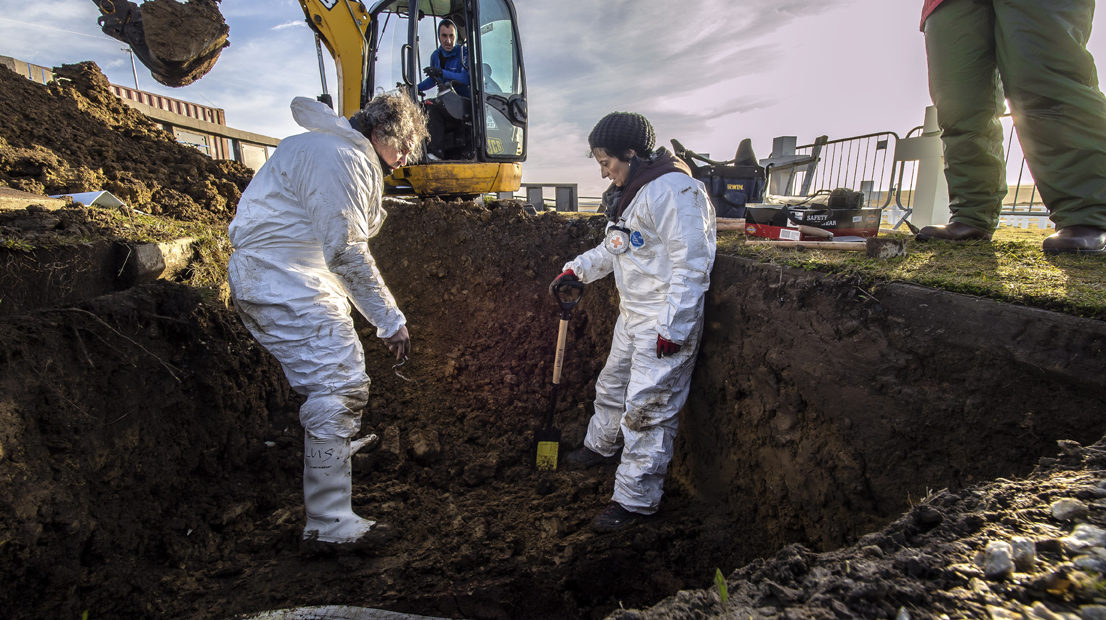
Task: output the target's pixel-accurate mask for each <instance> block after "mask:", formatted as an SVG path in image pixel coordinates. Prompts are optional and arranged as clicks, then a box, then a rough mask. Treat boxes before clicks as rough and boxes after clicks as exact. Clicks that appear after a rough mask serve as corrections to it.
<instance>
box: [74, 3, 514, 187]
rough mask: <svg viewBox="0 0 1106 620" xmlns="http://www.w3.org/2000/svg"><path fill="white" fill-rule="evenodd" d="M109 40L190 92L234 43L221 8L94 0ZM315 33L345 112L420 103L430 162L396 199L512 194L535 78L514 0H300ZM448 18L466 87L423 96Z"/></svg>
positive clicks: (443, 87)
mask: <svg viewBox="0 0 1106 620" xmlns="http://www.w3.org/2000/svg"><path fill="white" fill-rule="evenodd" d="M93 1H94V2H95V3H96V5H97V6H98V7H99V8H100V12H101V15H102V17H101V18H100V25H101V27H102V28H103V30H104V32H106V33H107V34H109V35H111V36H113V37H115V38H116V39H119V40H120V41H123V42H125V43H127V44H128V45H130V46H131V48H132V49H133V50H134V52H135V55H136V56H137V57H138V58H139V59H140V60H141V61H142V62H143V64H145V65H146V66H147V67H149V68H150V70H151V73H153V75H154V77H155V79H157V80H158V81H159V82H161V83H163V84H167V85H169V86H183V85H185V84H188V83H191V82H192V81H194V80H196V79H198V78H199V77H201V76H203V75H204V74H205V73H206V72H207V71H209V70H210V69H211V67H212V66H214V64H215V61H216V60H217V59H218V57H219V53H220V51H221V50H222V48H223V47H225V46H226V45H228V42H227V33H228V29H227V27H226V23H225V22H224V21H223V19H222V15H221V14H220V13H219V11H218V7H217V4H216V2H217V0H190V1H189V2H187V3H181V2H176V1H175V0H150V1H148V2H145V3H144V4H142V5H141V6H138V5H136V4H135V3H133V2H128V1H126V0H93ZM300 6H301V7H302V9H303V12H304V16H305V17H306V19H307V23H308V25H309V26H310V27H311V29H312V31H313V32H314V33H315V43H316V51H317V53H318V56H319V71H320V77H321V81H322V91H323V92H322V95H320V97H319V98H320V100H323V101H326V102H328V103H331V105H333V104H334V103H333V97H332V96H331V95H330V93H329V92H328V90H327V84H326V77H325V76H326V73H325V71H324V64H323V51H322V50H323V47H325V48H326V50H327V51H328V52H329V54H330V56H331V57H332V58H333V60H334V65H335V68H336V71H337V76H338V88H337V111H338V113H339V114H341V115H342V116H346V117H348V116H350V115H352V114H353V113H354V112H356V111H357V110H358V109H360V107H361V106H362V105H364V103H365V102H367V101H368V100H369V99H370V98H372V96H373V95H375V94H377V93H379V92H384V91H386V90H392V89H400V90H404V91H406V92H408V93H409V94H410V96H411V97H412V98H413V99H415V100H416V101H421V102H422V104H423V105H424V106H425V109H426V111H427V115H428V117H429V118H430V120H431V122H430V130H431V137H430V142H429V144H428V145H427V149H426V155H424V157H423V160H422V161H420V162H418V163H415V164H412V165H408V166H404V167H401V168H397V169H395V170H394V171H393V172H392V174H391V176H390V177H388V178H387V179H385V184H386V186H387V190H388V191H389V193H397V194H403V193H413V194H417V195H420V196H431V195H434V196H475V195H478V194H483V193H491V192H514V191H516V190H517V189H518V188H519V187H520V184H521V181H522V168H521V162H523V161H525V160H526V140H527V109H526V80H525V71H524V67H523V63H522V50H521V46H520V45H519V33H518V20H517V17H516V14H515V7H514V4H513V2H512V1H511V0H415V1H412V0H378V1H377V2H376V3H374V4H373V5H372V6H371V7H369V6H366V4H365V3H364V2H359V1H356V0H300ZM444 19H449V20H450V21H452V22H453V23H454V24H455V25H456V28H457V45H459V46H463V52H464V57H465V58H466V59H467V73H468V78H469V79H468V84H467V85H461V84H458V83H456V82H450V81H445V80H441V79H437V80H436V83H435V84H434V85H433V86H432V87H430V88H427V85H426V83H425V82H424V84H423V87H424V89H425V90H427V91H429V90H431V88H433V90H434V94H433V96H430V97H427V96H425V95H424V94H423V93H422V92H420V90H419V77H420V75H421V73H422V67H424V66H428V65H429V64H430V63H429V57H430V53H431V52H432V51H433V50H434V49H436V48H437V46H438V37H437V33H438V25H439V23H440V22H441V21H442V20H444Z"/></svg>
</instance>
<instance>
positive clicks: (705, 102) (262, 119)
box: [0, 0, 1106, 196]
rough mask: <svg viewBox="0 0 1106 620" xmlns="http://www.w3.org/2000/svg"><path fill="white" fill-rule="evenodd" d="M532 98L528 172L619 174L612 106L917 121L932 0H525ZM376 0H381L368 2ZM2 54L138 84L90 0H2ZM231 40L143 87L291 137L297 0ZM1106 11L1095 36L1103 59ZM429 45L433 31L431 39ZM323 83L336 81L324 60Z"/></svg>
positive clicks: (271, 9) (303, 38)
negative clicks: (598, 139)
mask: <svg viewBox="0 0 1106 620" xmlns="http://www.w3.org/2000/svg"><path fill="white" fill-rule="evenodd" d="M514 2H515V8H516V10H517V13H518V19H519V27H520V31H521V37H522V54H523V59H524V63H525V67H526V80H527V95H528V106H529V131H530V135H529V143H528V146H527V161H526V162H525V163H524V164H523V181H524V182H527V183H578V184H579V192H580V195H581V196H597V195H599V194H600V193H601V192H602V190H603V189H604V188H605V187H606V185H607V183H606V181H604V180H603V179H602V178H601V177H600V175H599V168H598V166H597V165H596V164H595V161H594V160H593V159H590V158H589V157H588V149H587V134H588V132H589V131H590V129H591V127H592V126H594V124H595V123H596V121H598V120H599V119H600V118H602V117H603V116H604V115H605V114H607V113H608V112H611V111H615V110H618V111H633V112H639V113H641V114H644V115H645V116H646V117H648V118H649V119H650V121H651V122H652V123H653V125H654V127H655V130H656V133H657V143H658V145H662V146H669V145H670V140H671V139H673V138H675V139H677V140H679V141H680V142H681V143H682V144H683V145H684V146H686V147H687V148H689V149H691V150H693V151H696V152H698V153H704V154H710V156H711V157H712V158H713V159H718V160H724V159H730V158H732V157H733V153H734V151H735V150H736V149H737V145H738V143H739V142H740V141H741V139H743V138H750V139H751V140H752V143H753V148H754V150H755V152H756V154H757V156H758V157H760V158H764V157H767V156H768V155H769V154H770V152H771V148H772V138H773V137H775V136H783V135H791V136H796V137H797V138H798V142H799V144H808V143H810V142H812V141H813V140H814V138H815V137H817V136H820V135H827V136H829V137H830V139H837V138H846V137H850V136H856V135H861V134H867V133H874V132H878V131H894V132H896V133H897V134H898V135H899V136H905V135H906V133H907V132H908V131H910V130H911V129H912V128H914V127H916V126H918V125H921V124H922V120H923V118H924V112H925V107H926V106H927V105H929V103H930V100H929V94H928V88H927V80H926V65H925V50H924V41H923V37H922V34H921V33H920V32H919V30H918V22H919V17H920V12H921V4H922V2H921V0H773V1H772V2H763V1H761V0H756V1H752V0H700V1H698V2H694V3H691V4H687V5H684V4H683V3H682V2H668V1H663V0H605V1H604V2H594V1H593V0H557V1H556V2H539V1H538V0H514ZM366 4H370V5H371V4H372V3H371V2H367V3H366ZM0 9H2V10H0V33H2V34H3V36H2V37H0V55H6V56H13V57H15V58H18V59H20V60H25V61H27V62H31V63H34V64H39V65H44V66H56V65H59V64H62V63H72V62H78V61H83V60H93V61H95V62H96V63H97V64H98V65H99V66H100V68H101V70H103V72H104V73H105V74H106V75H107V77H108V79H109V80H110V81H112V82H113V83H116V84H120V85H124V86H133V85H134V77H133V74H132V71H131V63H130V56H129V54H127V53H126V52H125V51H123V49H122V48H123V44H122V43H119V42H118V41H115V40H114V39H111V38H110V37H108V36H106V35H104V34H103V33H102V32H100V29H99V26H97V24H96V18H97V17H98V16H99V12H98V10H97V9H96V6H95V5H94V4H93V3H92V2H89V1H88V0H36V1H34V2H27V1H26V0H0ZM221 9H222V11H223V14H224V16H225V17H226V20H227V24H228V25H229V26H230V41H231V45H230V47H228V48H226V49H225V50H224V51H223V53H222V56H221V57H220V59H219V62H218V64H217V65H216V66H215V68H214V69H213V70H212V71H211V72H210V73H208V74H207V75H206V76H205V77H203V78H202V79H200V80H199V81H197V82H195V83H193V84H191V85H189V86H185V87H183V88H169V87H166V86H162V85H160V84H158V83H156V82H155V81H154V80H153V78H151V77H150V74H149V72H148V71H146V70H145V69H144V68H143V67H142V65H141V64H138V85H139V87H140V88H142V89H144V90H149V91H152V92H155V93H159V94H163V95H168V96H172V97H176V98H179V99H184V100H189V101H195V102H197V103H201V104H204V105H209V106H213V107H218V108H223V109H224V110H226V120H227V124H228V125H230V126H231V127H234V128H237V129H242V130H246V131H252V132H255V133H260V134H264V135H269V136H274V137H277V138H282V137H285V136H288V135H292V134H294V133H299V131H300V129H299V128H298V127H297V126H296V125H295V123H294V122H293V121H292V118H291V113H290V112H289V109H288V103H289V102H290V101H291V99H292V98H293V97H295V96H300V95H302V96H312V97H313V96H315V95H317V94H319V93H320V92H321V85H320V78H319V68H318V57H317V56H316V52H315V43H314V38H313V36H312V34H311V32H310V30H309V29H308V28H307V26H306V24H305V23H304V21H303V20H304V17H303V11H302V9H301V8H300V6H299V3H298V2H296V1H292V0H224V1H223V2H222V4H221ZM1104 29H1106V17H1103V16H1101V14H1098V15H1096V16H1095V19H1094V24H1093V25H1092V36H1091V42H1090V45H1089V49H1090V50H1091V52H1092V54H1094V56H1095V57H1096V59H1098V61H1099V62H1098V65H1099V72H1100V75H1101V74H1102V67H1103V66H1104V63H1106V32H1104ZM423 45H424V46H425V45H429V43H428V42H423ZM327 67H328V70H327V72H328V74H329V75H328V77H327V85H328V88H329V89H330V91H331V92H332V93H333V92H335V91H336V90H337V84H336V81H335V77H334V74H333V66H332V63H331V62H330V61H329V58H328V60H327Z"/></svg>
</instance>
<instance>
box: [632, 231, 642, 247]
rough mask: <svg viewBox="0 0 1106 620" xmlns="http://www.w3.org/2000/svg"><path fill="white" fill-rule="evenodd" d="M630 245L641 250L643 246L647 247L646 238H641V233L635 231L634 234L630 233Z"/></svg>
mask: <svg viewBox="0 0 1106 620" xmlns="http://www.w3.org/2000/svg"><path fill="white" fill-rule="evenodd" d="M630 245H632V246H634V247H635V248H640V247H641V246H643V245H645V237H642V236H641V232H639V231H636V230H635V231H634V232H632V233H630Z"/></svg>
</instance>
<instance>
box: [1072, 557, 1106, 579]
mask: <svg viewBox="0 0 1106 620" xmlns="http://www.w3.org/2000/svg"><path fill="white" fill-rule="evenodd" d="M1071 563H1072V564H1074V565H1075V567H1076V568H1078V569H1079V570H1085V571H1092V572H1096V573H1101V574H1103V575H1106V558H1104V557H1102V556H1099V555H1081V556H1079V557H1077V558H1075V559H1074V560H1072V561H1071Z"/></svg>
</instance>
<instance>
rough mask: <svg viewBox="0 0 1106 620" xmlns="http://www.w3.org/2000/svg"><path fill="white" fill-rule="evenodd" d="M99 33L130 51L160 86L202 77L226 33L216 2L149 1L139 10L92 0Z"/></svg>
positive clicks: (122, 0) (114, 0)
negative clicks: (119, 42)
mask: <svg viewBox="0 0 1106 620" xmlns="http://www.w3.org/2000/svg"><path fill="white" fill-rule="evenodd" d="M92 1H93V3H95V4H96V8H98V9H100V19H99V23H100V28H101V29H102V30H103V31H104V33H105V34H107V35H108V36H110V37H112V38H114V39H117V40H119V41H122V42H123V43H126V44H127V45H129V46H130V47H131V50H132V51H134V55H135V56H137V57H138V59H139V60H140V61H142V64H144V65H146V67H147V68H149V69H150V73H151V74H152V75H153V76H154V79H155V80H157V81H158V82H161V83H162V84H165V85H166V86H174V87H175V86H185V85H188V84H191V83H192V82H195V81H196V80H198V79H199V78H201V77H203V76H204V75H205V74H206V73H207V72H208V71H210V70H211V68H212V67H214V66H215V62H216V61H217V60H218V59H219V53H220V52H222V50H223V48H224V47H226V46H227V45H229V44H230V43H229V42H228V41H227V34H228V33H229V28H228V27H227V23H226V21H225V20H224V19H223V15H222V13H220V12H219V7H218V5H217V4H216V2H217V0H191V1H190V2H186V3H180V2H175V1H174V0H152V1H151V2H146V3H145V4H143V5H142V6H141V7H139V6H138V5H137V4H135V3H134V2H129V1H128V0H92Z"/></svg>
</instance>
